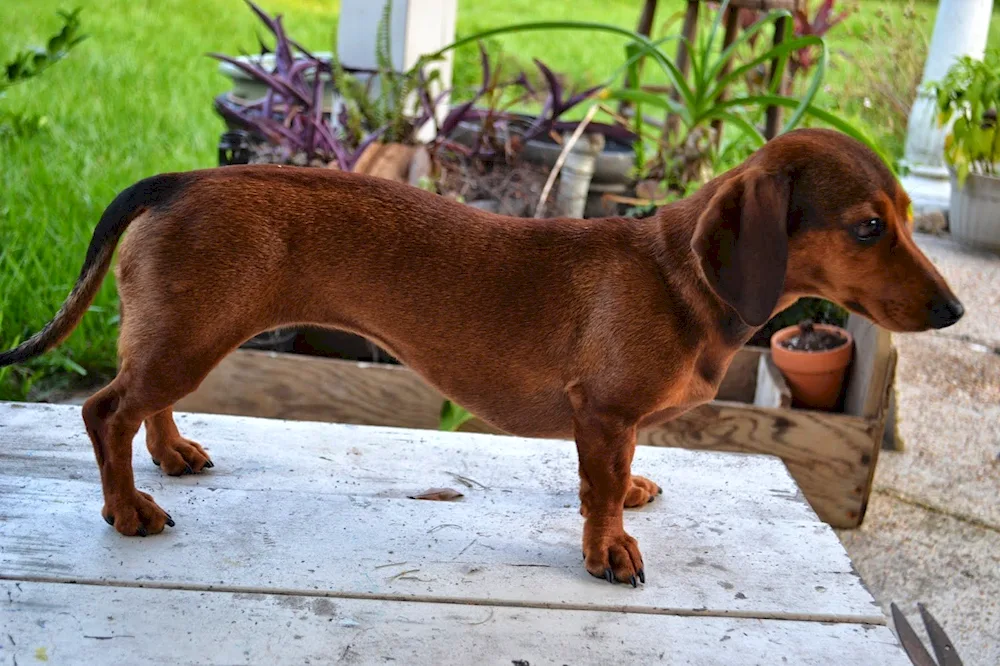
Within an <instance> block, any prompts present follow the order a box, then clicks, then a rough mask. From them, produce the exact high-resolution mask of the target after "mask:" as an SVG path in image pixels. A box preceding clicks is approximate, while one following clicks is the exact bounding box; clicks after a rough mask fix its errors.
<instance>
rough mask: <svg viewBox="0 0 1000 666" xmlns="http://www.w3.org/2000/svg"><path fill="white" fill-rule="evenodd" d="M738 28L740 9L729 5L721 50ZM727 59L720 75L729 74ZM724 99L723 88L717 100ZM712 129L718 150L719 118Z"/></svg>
mask: <svg viewBox="0 0 1000 666" xmlns="http://www.w3.org/2000/svg"><path fill="white" fill-rule="evenodd" d="M739 28H740V10H739V9H738V8H737V7H729V8H727V9H726V36H725V38H724V39H723V40H722V50H723V51H725V50H726V49H727V48H729V47H730V46H732V43H733V42H734V41H735V40H736V31H737V30H739ZM729 63H730V61H729V60H726V62H725V63H724V64H723V66H722V73H721V74H720V75H719V76H720V77H725V76H726V75H727V74H729ZM724 99H726V91H725V90H723V91H722V93H721V94H720V95H719V101H720V102H721V101H723V100H724ZM712 129H713V130H715V148H716V150H718V148H719V146H720V145H721V144H722V121H721V120H719V119H716V120H713V121H712Z"/></svg>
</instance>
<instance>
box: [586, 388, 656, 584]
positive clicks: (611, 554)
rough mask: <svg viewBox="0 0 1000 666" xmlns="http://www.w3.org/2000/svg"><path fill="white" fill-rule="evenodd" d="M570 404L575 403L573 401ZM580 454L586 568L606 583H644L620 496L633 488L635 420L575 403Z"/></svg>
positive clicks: (641, 565) (639, 554) (640, 564)
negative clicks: (631, 470) (632, 421)
mask: <svg viewBox="0 0 1000 666" xmlns="http://www.w3.org/2000/svg"><path fill="white" fill-rule="evenodd" d="M573 402H574V403H577V402H580V401H579V400H574V401H573ZM574 408H575V409H574V411H575V414H574V418H573V428H574V436H575V439H576V449H577V453H578V454H579V456H580V512H581V513H582V514H583V515H584V518H585V520H584V524H583V557H584V561H585V566H586V567H587V571H588V572H590V574H591V575H593V576H596V577H598V578H605V579H607V581H608V582H609V583H613V582H615V581H618V582H622V583H631V584H632V586H633V587H634V586H636V583H637V579H638V581H641V582H643V583H645V582H646V573H645V571H644V570H643V564H642V554H641V553H640V552H639V543H638V542H637V541H636V540H635V539H633V538H632V537H631V536H629V535H628V534H626V533H625V524H624V509H625V498H626V496H627V495H628V493H629V490H630V488H631V487H632V479H631V473H630V469H631V467H632V456H633V454H634V453H635V436H636V424H634V423H628V422H627V421H625V420H623V419H621V418H619V417H616V416H613V415H608V414H602V413H598V412H594V411H589V410H588V409H587V406H586V404H582V405H579V407H578V406H577V405H576V404H574Z"/></svg>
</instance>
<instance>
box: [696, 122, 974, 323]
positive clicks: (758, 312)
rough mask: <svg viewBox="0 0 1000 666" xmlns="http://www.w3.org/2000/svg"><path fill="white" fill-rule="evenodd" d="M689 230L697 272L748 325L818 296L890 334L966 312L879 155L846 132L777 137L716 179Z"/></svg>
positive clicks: (804, 132)
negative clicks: (916, 231) (922, 242)
mask: <svg viewBox="0 0 1000 666" xmlns="http://www.w3.org/2000/svg"><path fill="white" fill-rule="evenodd" d="M710 191H711V198H710V200H709V203H708V205H707V207H706V208H705V209H704V211H703V212H702V213H701V216H700V218H699V219H698V223H697V227H696V229H695V233H694V236H693V238H692V243H691V246H692V249H693V250H694V252H695V254H696V255H697V257H698V259H699V262H700V264H701V268H702V270H703V272H704V274H705V278H706V280H707V281H708V283H709V285H710V286H711V287H712V289H713V290H714V291H715V293H716V294H717V295H718V296H719V297H720V298H721V299H722V300H723V301H725V302H726V303H728V304H729V305H730V306H732V307H733V308H734V309H735V310H736V312H737V313H738V314H739V316H740V318H741V319H743V321H744V322H746V323H747V324H748V325H750V326H754V327H756V326H761V325H763V324H764V323H766V322H767V320H768V319H770V317H771V316H772V315H773V314H774V313H775V312H774V310H775V308H776V307H778V304H779V301H780V302H785V303H787V302H788V299H789V298H793V299H794V298H797V297H801V296H819V297H822V298H825V299H828V300H831V301H833V302H835V303H838V304H840V305H842V306H843V307H845V308H847V309H849V310H851V311H853V312H856V313H857V314H860V315H862V316H865V317H868V318H869V319H871V320H872V321H874V322H875V323H876V324H878V325H880V326H882V327H884V328H887V329H889V330H891V331H899V332H906V331H924V330H927V329H930V328H944V327H947V326H951V325H952V324H954V323H955V322H957V321H958V320H959V319H960V318H961V317H962V314H963V312H964V309H963V307H962V304H961V303H960V302H959V300H958V299H957V298H956V297H955V294H953V293H952V291H951V289H950V288H949V287H948V284H947V283H946V282H945V280H944V278H942V277H941V275H940V274H939V273H938V272H937V270H935V268H934V266H933V265H931V262H930V261H929V260H928V259H927V257H926V256H924V254H923V253H922V252H921V251H920V249H919V248H918V247H917V246H916V244H915V243H914V241H913V237H912V235H911V233H912V220H911V219H910V217H909V208H910V200H909V198H908V197H907V195H906V193H905V192H904V191H903V188H902V187H901V186H900V184H899V182H898V181H897V180H896V178H895V177H894V176H893V175H892V172H891V171H889V169H888V168H887V167H886V165H885V163H884V162H883V161H882V160H881V159H880V158H879V157H878V156H877V155H875V153H874V152H872V151H871V150H870V149H869V148H868V147H867V146H865V145H864V144H862V143H861V142H859V141H856V140H854V139H852V138H850V137H848V136H847V135H845V134H841V133H839V132H834V131H830V130H820V129H806V130H796V131H793V132H788V133H787V134H783V135H781V136H779V137H777V138H775V139H773V140H771V141H770V142H768V143H767V144H765V145H764V147H762V148H761V149H760V150H758V151H757V152H756V153H754V154H753V155H752V156H751V157H750V158H749V159H747V161H746V162H745V163H744V164H743V165H741V166H740V167H738V168H736V169H734V170H732V171H730V172H729V173H727V174H724V175H723V176H720V178H719V179H718V182H717V183H716V184H715V185H714V186H713V188H712V190H710Z"/></svg>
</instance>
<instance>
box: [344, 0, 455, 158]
mask: <svg viewBox="0 0 1000 666" xmlns="http://www.w3.org/2000/svg"><path fill="white" fill-rule="evenodd" d="M391 28H392V2H390V1H389V0H386V3H385V5H384V6H383V8H382V16H381V17H380V19H379V23H378V27H377V29H376V36H375V62H376V66H377V72H376V73H374V74H373V75H372V76H371V78H369V79H368V80H367V81H365V82H362V81H361V80H360V79H359V78H358V77H357V76H355V75H354V74H351V73H349V72H347V71H345V69H344V67H343V65H342V63H340V61H339V59H338V58H337V55H336V53H337V49H336V48H334V49H333V52H332V57H331V63H330V65H331V68H332V71H333V81H334V82H335V87H336V89H337V92H338V93H339V94H340V95H341V97H342V101H343V104H344V116H345V117H346V122H345V126H346V129H347V131H348V132H349V133H351V134H352V136H355V137H359V138H360V137H363V136H365V134H367V133H368V132H369V131H371V130H373V129H375V128H385V130H384V132H383V134H382V136H381V137H380V140H382V141H385V142H389V143H394V142H398V143H412V142H413V141H414V136H413V134H414V129H415V128H414V127H413V121H412V117H411V109H410V108H409V107H410V105H411V103H412V99H413V96H414V94H415V92H416V91H417V90H418V89H419V88H420V85H421V80H422V79H421V77H422V76H423V74H424V72H423V71H421V70H420V69H418V68H414V69H411V70H409V71H405V72H398V71H396V69H395V67H394V66H393V63H392V30H391ZM427 62H429V61H427ZM425 64H426V63H425ZM438 78H439V76H438V72H437V71H436V70H434V71H431V73H430V74H429V75H428V77H427V80H426V81H425V82H424V83H425V84H430V83H431V82H433V81H434V80H436V79H438Z"/></svg>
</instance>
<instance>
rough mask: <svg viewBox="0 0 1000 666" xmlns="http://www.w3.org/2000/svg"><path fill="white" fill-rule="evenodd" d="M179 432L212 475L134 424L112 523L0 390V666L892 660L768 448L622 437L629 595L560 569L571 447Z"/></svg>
mask: <svg viewBox="0 0 1000 666" xmlns="http://www.w3.org/2000/svg"><path fill="white" fill-rule="evenodd" d="M178 425H179V427H180V429H181V432H182V433H183V434H184V435H185V436H186V437H189V438H191V439H194V440H196V441H198V442H200V443H201V444H203V445H204V446H205V447H206V449H207V450H208V451H209V453H210V455H212V458H213V460H214V461H215V463H216V467H215V468H214V469H212V470H209V471H207V472H205V473H203V474H200V475H195V476H185V477H180V478H171V477H167V476H165V475H163V474H162V473H161V472H160V471H159V470H158V469H157V468H156V467H155V466H154V465H153V463H152V461H151V460H150V458H149V456H148V454H147V453H146V450H145V446H144V434H143V433H142V431H140V433H139V435H138V436H137V437H136V439H135V444H134V451H135V454H136V455H135V456H134V459H135V461H136V470H135V473H136V484H137V486H138V487H139V489H141V490H145V491H147V492H150V493H152V495H153V496H154V498H156V500H157V502H158V503H159V504H160V506H162V507H163V508H164V509H165V510H167V511H169V512H170V514H171V515H172V516H173V518H174V520H175V521H176V523H177V526H176V527H175V528H172V529H171V528H168V529H167V530H166V531H165V532H164V533H162V534H159V535H156V536H151V537H147V538H125V537H122V536H120V535H119V534H118V533H117V532H115V531H114V530H113V529H112V528H110V527H108V526H107V525H106V524H105V523H104V521H103V520H102V518H101V515H100V508H101V506H102V499H101V491H100V484H99V479H98V472H97V467H96V463H95V461H94V456H93V450H92V448H91V445H90V442H89V440H88V439H87V436H86V433H85V431H84V429H83V423H82V420H81V417H80V411H79V408H78V407H69V406H55V405H36V404H21V403H0V663H3V664H13V663H15V660H16V663H18V664H21V665H24V664H29V663H38V662H37V661H36V660H38V659H47V660H48V663H51V664H70V663H74V664H75V663H90V664H118V663H120V664H130V665H132V664H144V663H162V664H180V663H185V664H186V663H192V664H195V663H197V664H234V663H239V664H243V663H248V664H279V663H280V664H284V663H289V664H302V663H332V662H337V661H338V660H340V661H342V662H343V663H362V664H368V663H371V664H382V663H402V664H451V663H455V664H468V663H472V662H475V663H477V664H506V665H509V664H512V663H513V664H524V663H526V664H530V665H531V666H537V665H538V664H587V663H615V664H648V663H671V664H698V665H702V664H719V665H722V664H727V665H728V664H741V665H742V664H768V665H771V664H781V663H789V664H837V665H839V666H851V665H854V664H858V665H861V664H863V665H865V666H870V665H873V664H893V665H897V664H898V665H899V666H907V665H908V664H909V661H908V659H907V658H906V656H905V654H904V653H903V652H902V650H901V648H899V645H898V642H897V641H896V638H895V636H894V635H893V634H892V632H891V631H890V630H889V628H888V627H887V626H886V618H885V616H884V615H883V613H882V612H881V610H880V609H879V607H878V605H877V604H876V602H875V601H874V600H873V599H872V597H871V595H870V594H869V593H868V591H867V590H866V589H865V587H864V585H863V583H862V581H861V580H860V578H859V576H858V574H857V572H856V571H855V570H854V568H853V566H852V565H851V562H850V559H849V558H848V556H847V553H846V552H845V551H844V549H843V547H842V546H841V544H840V541H839V540H838V539H837V537H836V535H835V534H834V533H833V531H832V530H831V529H830V528H829V526H827V525H826V524H824V523H822V522H821V521H819V520H818V519H817V517H816V515H815V513H814V512H813V511H812V509H811V508H810V507H809V505H808V504H807V503H806V502H805V500H804V499H803V498H802V496H801V494H800V493H799V491H798V488H797V487H796V486H795V483H794V481H793V480H792V478H791V477H790V476H789V474H788V472H787V470H786V469H785V467H784V465H783V464H782V463H781V461H780V460H778V459H777V458H773V457H770V456H760V455H743V454H732V453H710V452H694V451H686V450H680V449H666V448H656V447H639V450H638V451H637V453H636V456H635V463H634V466H633V469H634V471H635V472H636V473H638V474H643V475H645V476H648V477H650V478H652V479H653V480H654V481H656V482H658V483H659V484H660V485H661V486H662V487H663V488H664V494H663V495H662V496H661V497H660V498H658V500H657V501H655V502H654V503H652V504H650V505H648V506H646V507H644V508H642V509H638V510H632V511H628V512H627V513H626V519H625V520H626V529H627V530H629V532H630V533H631V534H632V535H633V536H635V537H636V538H637V539H638V540H639V544H640V547H641V549H642V552H643V556H644V559H645V564H646V573H647V583H646V585H645V586H640V587H639V588H638V589H633V588H632V587H630V586H627V585H614V586H613V585H609V584H607V583H606V582H603V581H600V580H597V579H595V578H593V577H591V576H590V575H589V574H587V572H586V571H585V570H584V568H583V565H582V561H581V556H580V539H581V530H582V522H583V519H582V518H581V516H580V514H579V511H578V506H579V500H578V497H577V462H576V450H575V447H574V445H573V444H572V443H571V442H564V441H549V440H529V439H519V438H513V437H501V436H493V435H478V434H460V433H440V432H435V431H425V430H403V429H387V428H371V427H359V426H346V425H337V424H329V423H309V422H291V421H277V420H268V419H251V418H243V417H233V416H211V415H201V414H198V415H193V414H192V415H187V414H180V415H178ZM440 487H449V488H453V489H455V490H458V491H459V492H461V493H463V495H464V497H462V498H461V499H458V500H456V501H451V502H436V501H422V500H414V499H409V496H410V495H415V494H418V493H420V492H423V491H425V490H427V489H429V488H440Z"/></svg>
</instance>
